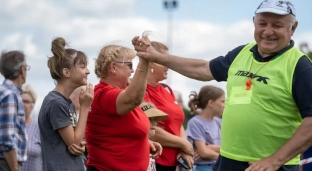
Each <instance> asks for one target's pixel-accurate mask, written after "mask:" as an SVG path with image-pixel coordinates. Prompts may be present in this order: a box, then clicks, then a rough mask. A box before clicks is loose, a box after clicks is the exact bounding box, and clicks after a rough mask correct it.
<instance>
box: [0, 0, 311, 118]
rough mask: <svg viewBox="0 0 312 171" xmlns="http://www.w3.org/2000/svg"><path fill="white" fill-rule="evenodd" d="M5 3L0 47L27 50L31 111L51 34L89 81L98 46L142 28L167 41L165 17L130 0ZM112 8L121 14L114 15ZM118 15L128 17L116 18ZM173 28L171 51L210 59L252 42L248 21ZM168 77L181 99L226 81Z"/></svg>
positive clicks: (43, 86) (43, 88) (45, 75)
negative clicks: (140, 12) (137, 10)
mask: <svg viewBox="0 0 312 171" xmlns="http://www.w3.org/2000/svg"><path fill="white" fill-rule="evenodd" d="M4 2H5V3H4V4H1V6H0V11H1V10H2V12H0V16H1V20H2V19H5V18H3V17H2V16H3V15H1V14H5V16H9V17H8V18H6V19H7V20H6V23H11V24H10V26H7V25H6V24H2V25H1V24H0V47H1V49H21V50H23V51H24V52H25V53H26V55H27V57H28V58H27V60H28V61H27V62H28V63H29V65H31V66H32V68H31V70H30V71H29V73H28V79H27V83H29V84H31V86H32V87H33V88H34V89H35V90H36V91H37V94H38V103H37V104H36V107H35V108H36V110H35V113H37V112H38V111H39V108H40V106H41V102H42V100H43V98H44V96H45V95H46V94H47V93H48V92H49V91H51V90H52V89H53V88H54V82H53V80H52V79H51V77H50V73H49V70H48V68H47V56H50V55H51V51H50V48H51V47H50V45H51V41H52V39H53V38H54V37H57V36H62V37H64V38H65V39H66V40H67V41H68V42H70V46H71V47H72V48H76V49H79V50H82V51H84V52H85V53H86V54H88V56H89V61H90V64H89V69H90V71H91V74H90V76H89V80H90V82H92V83H94V84H96V83H97V82H98V79H97V78H96V76H95V74H94V73H93V71H94V62H93V60H92V59H93V58H96V56H97V54H98V52H99V51H100V48H101V47H102V46H103V45H105V44H108V43H112V42H118V44H122V45H125V46H129V47H131V39H132V38H133V36H135V35H141V34H142V32H143V31H144V30H153V31H155V32H156V39H158V40H161V41H162V42H165V41H166V37H165V35H166V30H167V28H166V26H167V25H166V24H167V21H153V20H150V19H149V18H144V17H141V16H134V14H133V11H132V10H131V9H133V7H132V6H133V5H134V0H128V1H124V0H117V1H116V0H110V1H100V0H94V1H92V2H91V1H90V2H89V1H79V2H78V1H76V0H75V1H74V0H70V1H66V2H63V1H53V2H52V1H39V0H30V1H26V0H25V1H21V0H19V1H14V2H13V1H12V2H11V1H4ZM61 2H62V3H61ZM122 9H127V10H126V11H124V10H122ZM26 11H27V12H26ZM28 12H29V13H28ZM116 13H120V15H117V16H116V17H113V16H114V14H116ZM21 14H22V15H21ZM123 15H127V17H121V16H123ZM2 26H5V27H2ZM25 28H27V29H25ZM2 33H5V35H4V34H2ZM173 33H174V34H173V38H174V39H173V43H174V46H173V54H175V55H180V56H184V57H191V58H201V59H205V60H210V59H212V58H215V57H217V56H219V55H225V54H226V53H227V52H228V51H230V50H232V49H233V48H235V47H237V46H239V45H242V44H246V43H248V42H250V41H253V24H252V22H251V21H240V22H237V23H235V24H231V25H226V24H223V25H221V24H214V23H206V22H202V21H179V22H175V23H174V31H173ZM294 39H295V40H298V42H300V41H304V40H309V41H310V44H311V45H312V42H311V41H312V31H310V32H306V33H301V34H298V35H297V34H296V35H295V37H294ZM135 63H137V59H136V60H135ZM170 78H171V79H170V80H171V81H170V82H171V83H172V88H173V89H175V90H178V91H180V92H182V94H183V100H184V102H185V103H186V102H187V101H188V95H189V93H190V91H194V90H195V91H199V89H200V88H201V87H202V86H203V85H207V84H210V85H216V86H218V87H221V88H222V89H224V90H225V83H216V82H215V81H211V82H200V81H196V80H191V79H188V78H185V77H184V76H182V75H180V74H178V73H173V74H172V76H171V77H170ZM165 82H166V81H165Z"/></svg>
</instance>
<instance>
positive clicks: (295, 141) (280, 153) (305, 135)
mask: <svg viewBox="0 0 312 171" xmlns="http://www.w3.org/2000/svg"><path fill="white" fill-rule="evenodd" d="M311 127H312V117H306V118H304V119H303V122H302V123H301V125H300V126H299V127H298V129H297V131H296V132H295V133H294V135H293V136H292V137H291V138H290V139H289V141H288V142H287V143H286V144H285V145H283V146H282V147H281V148H280V149H279V150H277V151H276V152H275V153H274V154H273V155H272V156H271V157H273V159H275V162H277V163H278V165H283V164H285V163H286V162H287V161H289V160H290V159H292V158H294V157H295V156H296V155H298V154H300V153H303V152H304V151H305V150H306V149H307V148H309V147H310V146H311V145H312V131H311Z"/></svg>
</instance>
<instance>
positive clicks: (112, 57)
mask: <svg viewBox="0 0 312 171" xmlns="http://www.w3.org/2000/svg"><path fill="white" fill-rule="evenodd" d="M124 53H125V54H126V55H128V56H129V58H131V59H133V58H134V57H135V55H136V54H135V51H134V50H132V49H130V48H127V47H123V46H119V45H108V46H104V47H103V48H102V49H101V51H100V53H99V55H98V57H97V59H95V74H96V76H97V77H98V78H105V77H107V75H108V69H109V65H110V64H111V63H112V62H114V61H116V60H117V59H119V60H124V59H120V58H121V55H122V54H124Z"/></svg>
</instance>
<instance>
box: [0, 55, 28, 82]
mask: <svg viewBox="0 0 312 171" xmlns="http://www.w3.org/2000/svg"><path fill="white" fill-rule="evenodd" d="M23 64H25V65H26V63H25V55H24V53H23V52H21V51H9V52H2V54H1V57H0V72H1V74H2V75H3V76H4V78H5V79H11V80H14V79H16V78H17V77H18V76H19V75H20V74H21V66H22V65H23Z"/></svg>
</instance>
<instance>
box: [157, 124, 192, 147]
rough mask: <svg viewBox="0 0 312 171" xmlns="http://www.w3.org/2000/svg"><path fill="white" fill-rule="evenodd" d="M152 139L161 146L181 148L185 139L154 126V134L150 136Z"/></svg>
mask: <svg viewBox="0 0 312 171" xmlns="http://www.w3.org/2000/svg"><path fill="white" fill-rule="evenodd" d="M152 140H153V141H155V142H158V143H160V144H161V145H162V146H165V147H171V148H182V147H183V146H184V141H186V140H184V139H183V138H181V137H178V136H175V135H173V134H170V133H169V132H167V131H165V130H164V129H162V128H159V127H156V131H155V135H154V136H153V137H152Z"/></svg>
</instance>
